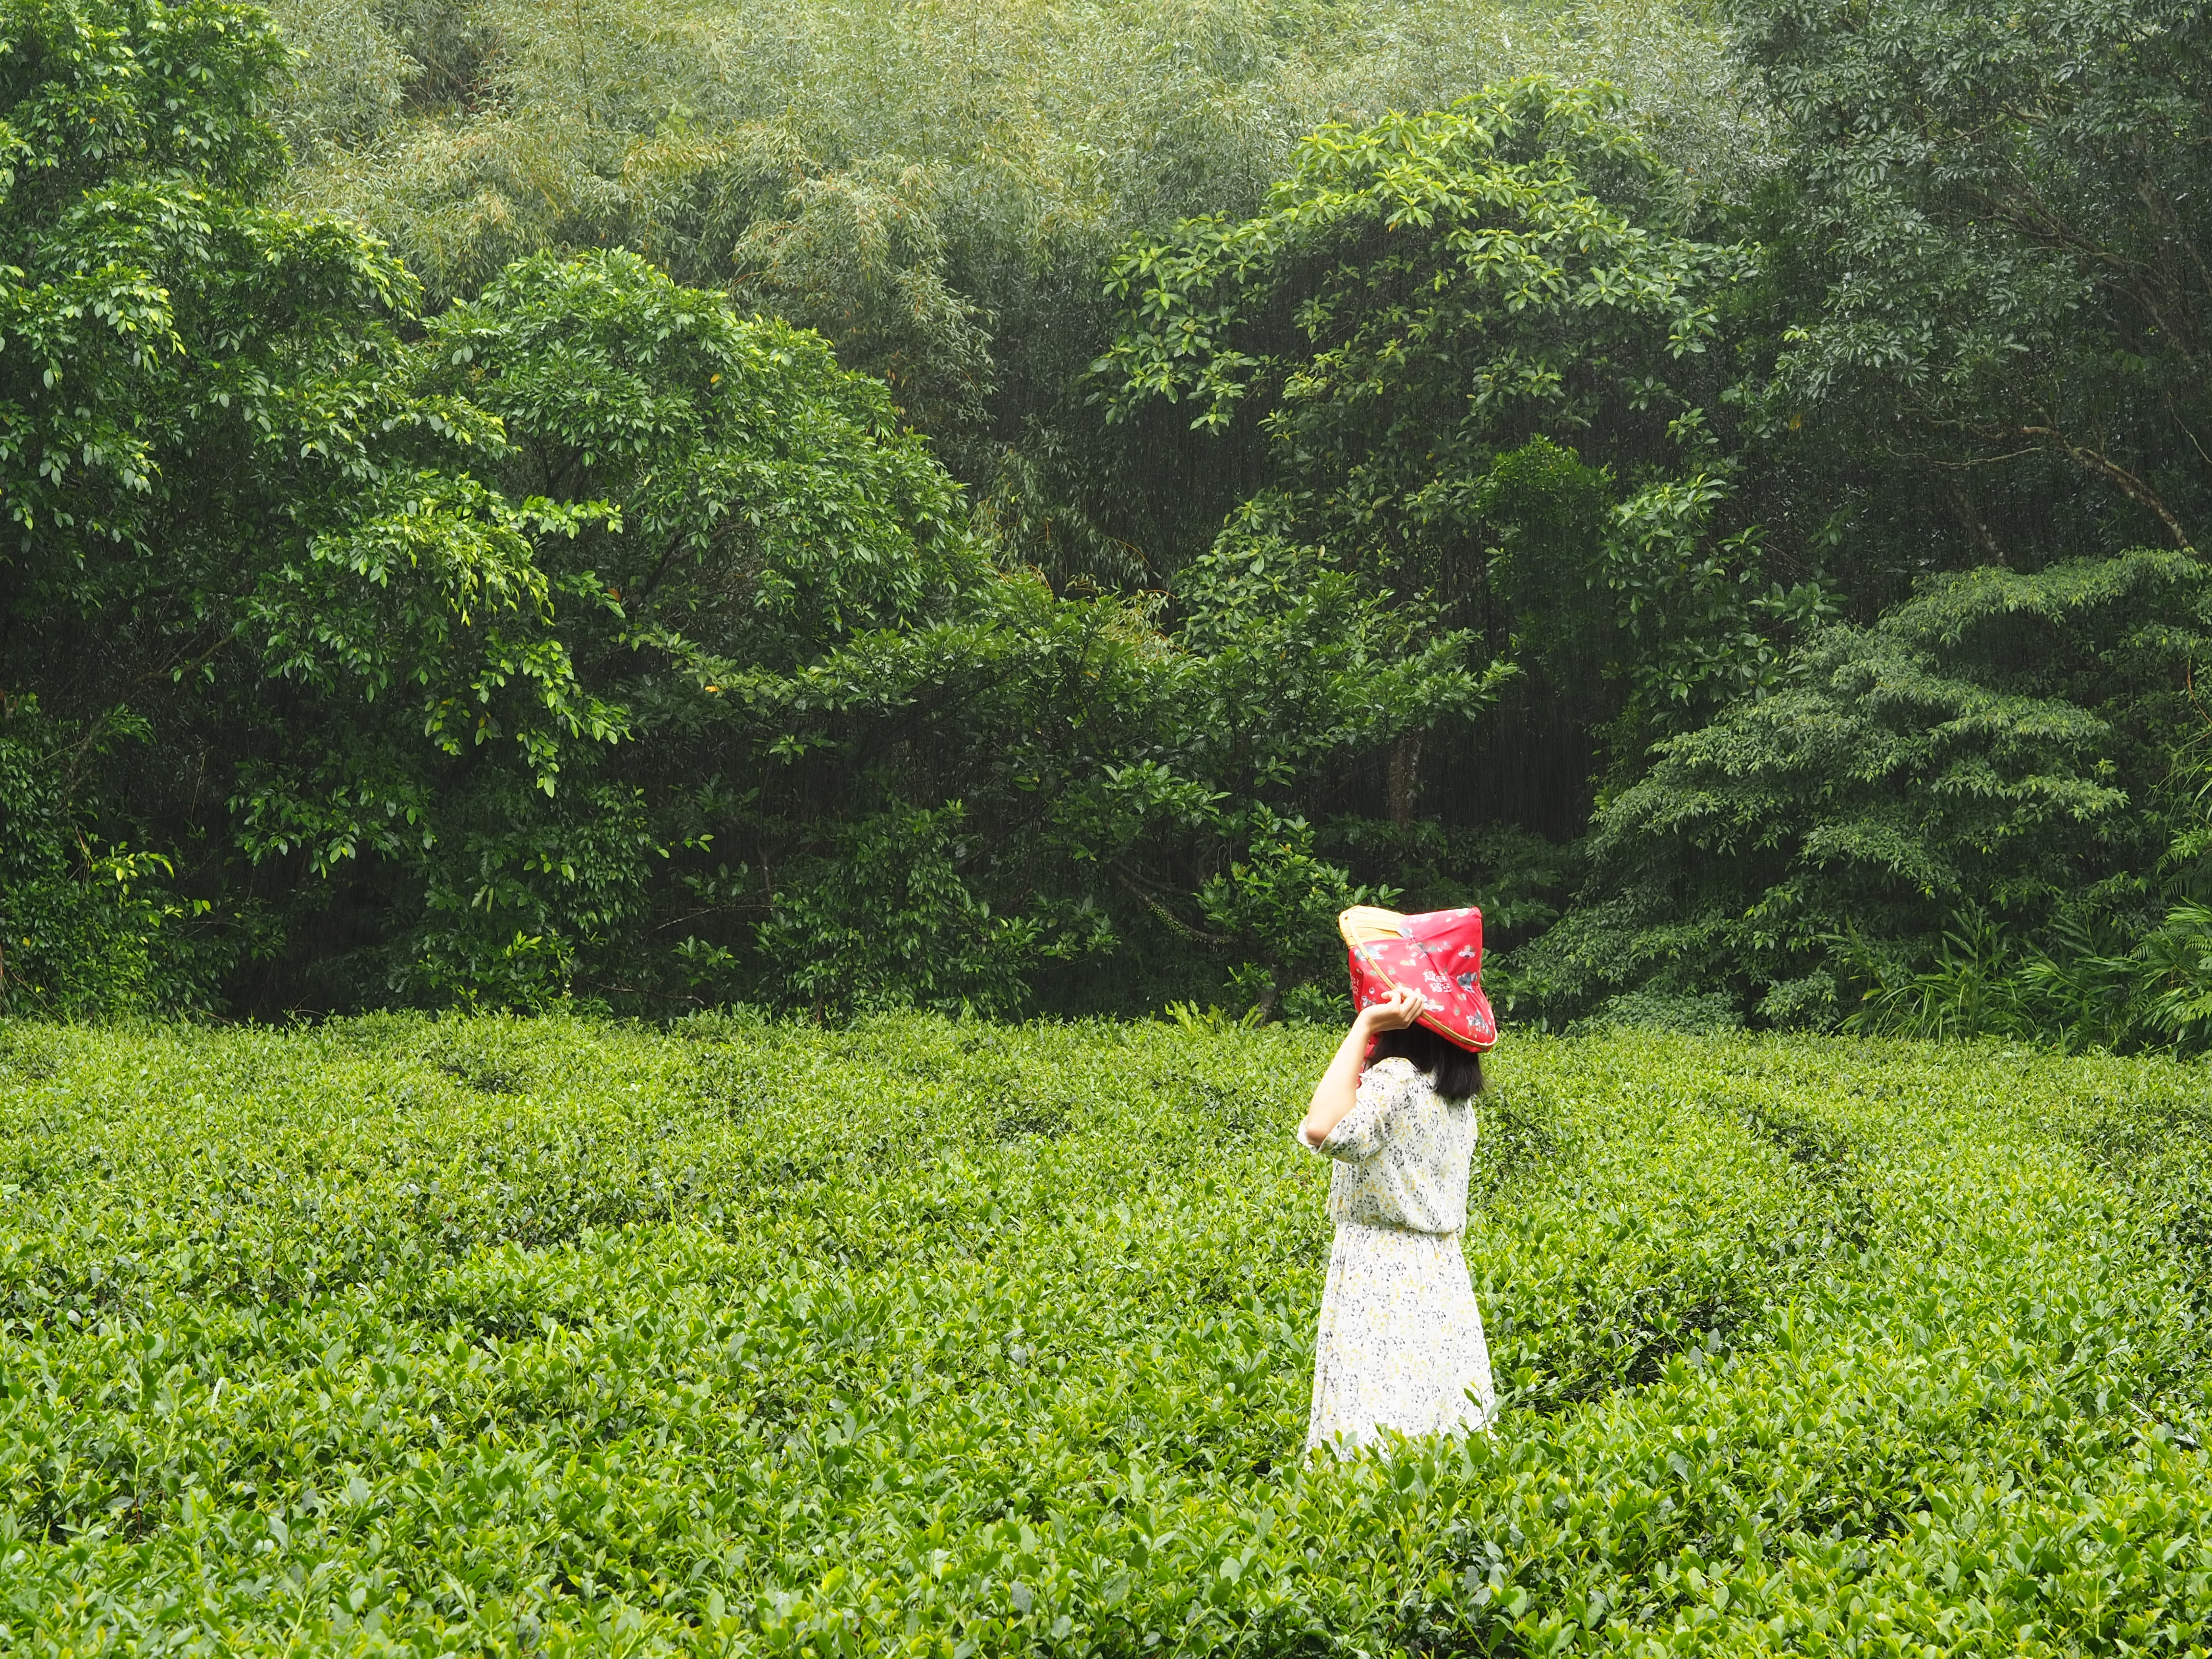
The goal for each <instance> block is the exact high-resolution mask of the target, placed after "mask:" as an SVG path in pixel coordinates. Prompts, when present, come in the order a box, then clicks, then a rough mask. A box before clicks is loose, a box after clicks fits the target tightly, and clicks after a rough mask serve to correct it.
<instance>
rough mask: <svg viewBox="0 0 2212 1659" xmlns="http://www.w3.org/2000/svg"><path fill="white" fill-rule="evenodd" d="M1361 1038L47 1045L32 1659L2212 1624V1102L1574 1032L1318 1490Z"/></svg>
mask: <svg viewBox="0 0 2212 1659" xmlns="http://www.w3.org/2000/svg"><path fill="white" fill-rule="evenodd" d="M1333 1041H1334V1036H1333V1034H1329V1033H1324V1032H1310V1031H1306V1032H1302V1031H1296V1030H1291V1031H1284V1030H1264V1031H1261V1032H1258V1033H1221V1034H1207V1033H1205V1032H1194V1031H1184V1030H1178V1029H1176V1028H1173V1027H1170V1026H1166V1025H1133V1026H1126V1025H1125V1026H1103V1025H1102V1026H1082V1027H1072V1028H1071V1027H1060V1028H1051V1027H1027V1028H1019V1029H1015V1028H1006V1027H993V1026H983V1025H959V1024H948V1023H945V1022H942V1021H935V1020H927V1019H921V1018H912V1019H898V1020H886V1021H883V1022H878V1023H876V1024H868V1025H866V1026H863V1027H860V1028H859V1029H855V1030H844V1031H837V1032H817V1031H812V1030H798V1029H792V1028H783V1027H774V1028H771V1027H765V1026H749V1025H745V1024H738V1023H733V1022H718V1021H695V1022H692V1023H690V1024H687V1025H685V1026H683V1027H679V1028H678V1030H675V1031H674V1032H672V1033H671V1032H659V1031H650V1030H642V1029H635V1028H628V1027H619V1026H610V1025H595V1024H581V1023H565V1022H561V1021H551V1020H549V1021H543V1022H536V1023H526V1022H518V1021H505V1020H478V1021H472V1022H456V1021H448V1022H434V1021H428V1020H408V1019H401V1018H374V1019H368V1020H363V1021H358V1022H350V1023H341V1024H331V1025H328V1026H324V1027H320V1028H317V1029H313V1030H297V1031H292V1032H286V1033H273V1032H268V1031H251V1030H230V1031H188V1030H144V1031H129V1030H105V1031H101V1030H80V1029H63V1028H48V1027H38V1026H14V1027H0V1317H4V1321H5V1323H4V1328H0V1333H3V1334H0V1650H7V1651H10V1652H15V1651H20V1652H25V1653H48V1652H52V1653H90V1652H95V1651H97V1652H124V1653H132V1652H167V1651H194V1652H205V1653H228V1652H242V1651H255V1652H279V1651H282V1652H292V1651H299V1652H309V1651H313V1652H344V1653H369V1652H421V1653H433V1652H441V1651H466V1652H523V1651H530V1652H535V1653H553V1654H560V1653H574V1652H592V1653H638V1654H645V1653H659V1652H667V1651H678V1652H713V1653H720V1652H738V1653H751V1652H763V1653H805V1652H812V1653H817V1654H823V1655H828V1654H863V1653H868V1654H874V1653H881V1654H900V1655H907V1654H913V1655H943V1656H948V1659H949V1656H965V1655H970V1654H992V1653H1032V1652H1034V1653H1066V1654H1091V1653H1103V1654H1129V1655H1144V1654H1167V1653H1299V1654H1310V1655H1316V1656H1318V1655H1322V1654H1329V1653H1339V1652H1341V1653H1354V1652H1359V1653H1369V1654H1383V1653H1390V1652H1412V1653H1445V1652H1455V1653H1499V1654H1504V1653H1512V1654H1552V1653H1568V1652H1575V1653H1584V1652H1607V1653H1619V1654H1635V1655H1657V1654H1674V1653H1726V1654H1756V1653H1768V1652H1771V1653H1778V1654H1779V1653H1803V1654H1814V1655H1827V1654H1868V1655H1900V1656H1901V1655H1907V1654H1910V1655H1916V1656H1917V1655H1929V1654H1985V1653H1986V1654H1995V1653H2005V1654H2075V1653H2093V1654H2123V1653H2161V1654H2162V1653H2168V1652H2197V1653H2201V1652H2204V1651H2206V1650H2207V1637H2206V1635H2205V1629H2206V1626H2208V1625H2212V1548H2208V1544H2207V1540H2208V1538H2212V1477H2208V1473H2207V1470H2206V1468H2205V1463H2204V1454H2203V1451H2202V1450H2201V1449H2200V1446H2199V1439H2200V1437H2203V1436H2205V1435H2207V1434H2208V1433H2212V1429H2208V1426H2207V1425H2208V1423H2212V1345H2208V1341H2207V1335H2206V1330H2205V1310H2206V1308H2207V1306H2208V1300H2207V1292H2208V1284H2212V1281H2208V1279H2207V1270H2208V1267H2212V1255H2207V1251H2208V1250H2212V1187H2208V1177H2207V1176H2206V1175H2205V1173H2204V1167H2205V1158H2204V1154H2205V1152H2206V1151H2207V1147H2208V1138H2212V1108H2208V1105H2207V1103H2206V1098H2205V1097H2206V1090H2205V1083H2206V1074H2205V1073H2203V1071H2202V1070H2197V1069H2191V1068H2189V1067H2185V1066H2175V1065H2172V1064H2169V1063H2166V1062H2158V1061H2148V1060H2146V1061H2130V1060H2106V1059H2087V1060H2064V1059H2060V1058H2056V1057H2052V1056H2048V1055H2044V1054H2033V1053H2030V1052H2027V1051H2024V1050H2010V1049H2002V1048H1933V1047H1922V1046H1912V1045H1892V1046H1878V1045H1869V1044H1865V1043H1844V1042H1814V1041H1780V1040H1753V1039H1748V1038H1688V1037H1657V1036H1644V1035H1635V1034H1619V1035H1613V1036H1601V1037H1591V1038H1585V1039H1578V1040H1573V1041H1563V1040H1541V1039H1529V1038H1510V1039H1509V1041H1508V1043H1507V1045H1506V1046H1505V1048H1503V1049H1502V1050H1501V1051H1500V1054H1499V1056H1498V1065H1497V1066H1496V1067H1495V1073H1496V1076H1497V1078H1498V1085H1499V1086H1498V1090H1497V1091H1496V1093H1495V1094H1494V1095H1493V1096H1492V1097H1491V1099H1490V1100H1489V1102H1488V1103H1487V1104H1486V1106H1485V1107H1484V1109H1483V1110H1484V1140H1483V1147H1482V1151H1481V1153H1480V1160H1479V1164H1478V1168H1477V1171H1476V1180H1477V1185H1478V1188H1479V1192H1480V1200H1479V1203H1478V1205H1477V1213H1476V1215H1475V1217H1474V1219H1473V1221H1472V1222H1471V1224H1470V1227H1469V1231H1468V1258H1469V1261H1470V1264H1471V1265H1472V1266H1473V1267H1474V1275H1475V1279H1476V1282H1477V1285H1478V1286H1479V1287H1480V1290H1481V1294H1482V1298H1483V1305H1484V1309H1485V1311H1486V1316H1487V1318H1488V1320H1489V1322H1490V1329H1491V1337H1492V1350H1493V1353H1494V1355H1495V1357H1496V1359H1497V1361H1498V1367H1499V1373H1500V1376H1499V1380H1500V1383H1501V1384H1502V1385H1503V1386H1504V1387H1505V1388H1506V1389H1508V1391H1509V1393H1510V1406H1509V1408H1508V1410H1507V1413H1506V1414H1505V1416H1504V1419H1503V1420H1502V1422H1501V1424H1500V1425H1499V1427H1498V1431H1497V1433H1496V1435H1495V1437H1488V1438H1485V1437H1478V1438H1477V1439H1475V1440H1474V1441H1473V1442H1471V1443H1464V1444H1462V1443H1445V1444H1443V1445H1437V1444H1434V1443H1426V1444H1419V1443H1416V1444H1407V1445H1405V1446H1403V1447H1402V1448H1401V1449H1399V1451H1398V1452H1397V1454H1396V1455H1395V1456H1392V1457H1389V1458H1387V1459H1378V1460H1370V1461H1369V1462H1364V1463H1363V1464H1359V1465H1356V1466H1352V1467H1350V1468H1335V1467H1328V1468H1313V1469H1308V1468H1302V1467H1301V1466H1300V1463H1299V1461H1298V1458H1297V1451H1298V1447H1299V1443H1300V1440H1301V1436H1302V1433H1303V1430H1304V1419H1305V1408H1306V1399H1307V1389H1308V1388H1309V1386H1310V1359H1311V1352H1310V1344H1311V1340H1312V1334H1311V1330H1312V1322H1313V1318H1314V1314H1315V1310H1316V1301H1317V1298H1318V1296H1319V1291H1320V1284H1321V1277H1322V1267H1323V1264H1324V1261H1325V1259H1326V1252H1327V1248H1328V1230H1327V1225H1326V1222H1325V1219H1324V1218H1323V1213H1322V1192H1323V1185H1324V1178H1325V1176H1326V1170H1325V1168H1324V1167H1323V1166H1322V1164H1321V1163H1320V1161H1319V1160H1318V1159H1316V1158H1311V1157H1310V1156H1309V1155H1307V1154H1305V1153H1303V1152H1300V1151H1299V1150H1298V1149H1297V1147H1296V1146H1295V1145H1294V1144H1293V1142H1292V1139H1291V1127H1292V1126H1293V1124H1294V1123H1295V1122H1296V1121H1297V1115H1298V1113H1299V1111H1300V1109H1302V1107H1303V1105H1304V1096H1305V1094H1306V1092H1307V1090H1308V1089H1309V1087H1310V1080H1311V1078H1312V1077H1313V1075H1314V1074H1315V1073H1316V1069H1317V1068H1318V1066H1320V1064H1321V1063H1322V1060H1323V1058H1324V1057H1325V1055H1326V1053H1327V1051H1328V1048H1329V1047H1330V1045H1331V1043H1332V1042H1333Z"/></svg>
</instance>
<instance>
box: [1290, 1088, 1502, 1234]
mask: <svg viewBox="0 0 2212 1659" xmlns="http://www.w3.org/2000/svg"><path fill="white" fill-rule="evenodd" d="M1315 1150H1316V1152H1320V1153H1321V1154H1322V1156H1323V1157H1325V1158H1334V1159H1335V1160H1336V1170H1335V1173H1334V1174H1333V1175H1332V1176H1330V1177H1329V1182H1328V1218H1329V1219H1330V1220H1331V1221H1334V1222H1335V1223H1336V1224H1337V1225H1339V1226H1342V1225H1344V1224H1345V1223H1346V1222H1347V1221H1364V1222H1369V1223H1371V1224H1373V1225H1376V1226H1382V1227H1411V1228H1412V1229H1413V1231H1415V1232H1421V1233H1455V1232H1457V1231H1460V1229H1462V1227H1464V1226H1466V1225H1467V1176H1468V1166H1469V1165H1470V1164H1472V1163H1473V1162H1474V1102H1473V1101H1468V1100H1460V1101H1448V1100H1446V1099H1444V1098H1443V1097H1442V1096H1441V1095H1439V1094H1437V1091H1435V1089H1433V1088H1431V1086H1430V1084H1429V1080H1428V1079H1427V1078H1426V1077H1425V1076H1423V1075H1422V1074H1421V1071H1420V1068H1419V1066H1415V1065H1414V1064H1413V1061H1412V1060H1401V1059H1398V1058H1397V1057H1395V1056H1393V1057H1392V1058H1391V1059H1389V1060H1376V1062H1375V1063H1374V1064H1373V1065H1372V1066H1369V1067H1368V1068H1367V1070H1366V1071H1365V1072H1364V1073H1362V1074H1361V1076H1360V1079H1359V1092H1358V1095H1357V1096H1356V1097H1354V1098H1353V1101H1352V1109H1351V1110H1350V1111H1348V1112H1346V1114H1345V1115H1343V1116H1342V1117H1341V1118H1340V1119H1338V1120H1337V1125H1336V1127H1334V1129H1331V1130H1330V1131H1329V1132H1328V1136H1327V1138H1326V1139H1323V1140H1322V1143H1321V1145H1320V1146H1317V1147H1316V1148H1315Z"/></svg>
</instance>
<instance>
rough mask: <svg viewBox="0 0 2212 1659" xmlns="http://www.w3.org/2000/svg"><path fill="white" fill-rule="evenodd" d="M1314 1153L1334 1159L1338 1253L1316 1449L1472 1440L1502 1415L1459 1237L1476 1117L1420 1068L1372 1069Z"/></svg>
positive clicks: (1325, 1300)
mask: <svg viewBox="0 0 2212 1659" xmlns="http://www.w3.org/2000/svg"><path fill="white" fill-rule="evenodd" d="M1314 1150H1315V1151H1316V1152H1322V1153H1323V1154H1324V1155H1326V1156H1327V1157H1328V1158H1333V1159H1334V1160H1335V1162H1336V1170H1335V1172H1334V1176H1332V1177H1331V1180H1330V1183H1329V1204H1328V1207H1329V1214H1330V1216H1331V1218H1333V1219H1334V1221H1335V1223H1336V1242H1335V1243H1334V1245H1333V1246H1332V1247H1331V1249H1330V1250H1329V1255H1328V1280H1327V1282H1326V1283H1325V1284H1324V1285H1323V1286H1322V1298H1321V1329H1320V1333H1319V1336H1318V1340H1316V1345H1315V1353H1314V1391H1313V1414H1312V1416H1311V1418H1310V1420H1309V1422H1308V1424H1307V1427H1306V1449H1307V1450H1309V1451H1311V1450H1313V1449H1315V1448H1316V1447H1320V1446H1332V1447H1334V1449H1336V1451H1337V1452H1338V1454H1339V1455H1350V1454H1351V1453H1352V1452H1353V1451H1355V1450H1357V1449H1358V1448H1360V1447H1362V1446H1367V1445H1372V1444H1374V1443H1376V1442H1377V1441H1378V1440H1379V1439H1380V1438H1381V1437H1382V1431H1383V1430H1384V1429H1395V1430H1396V1431H1398V1432H1400V1433H1401V1434H1408V1435H1421V1434H1437V1433H1455V1432H1462V1431H1468V1430H1471V1429H1479V1428H1481V1427H1483V1426H1484V1425H1486V1424H1487V1423H1488V1422H1489V1421H1490V1419H1491V1415H1492V1413H1493V1412H1494V1411H1495V1409H1496V1399H1497V1396H1496V1394H1495V1392H1494V1390H1493V1389H1492V1383H1491V1376H1490V1349H1489V1345H1488V1344H1487V1343H1486V1341H1485V1340H1484V1339H1483V1334H1482V1312H1481V1310H1480V1308H1478V1307H1477V1306H1476V1304H1475V1300H1474V1285H1473V1283H1472V1282H1471V1281H1470V1280H1469V1279H1468V1271H1467V1260H1466V1257H1465V1256H1464V1255H1462V1252H1461V1249H1460V1234H1461V1231H1462V1229H1464V1228H1465V1226H1466V1225H1467V1182H1468V1164H1470V1162H1471V1161H1472V1159H1473V1157H1474V1105H1473V1103H1470V1102H1464V1101H1462V1102H1457V1103H1454V1102H1449V1101H1446V1100H1444V1099H1443V1098H1441V1097H1439V1096H1438V1095H1437V1092H1436V1091H1435V1090H1434V1089H1433V1088H1432V1087H1431V1086H1430V1084H1429V1080H1428V1079H1427V1078H1425V1077H1424V1076H1423V1075H1422V1074H1421V1073H1420V1072H1419V1069H1417V1068H1416V1067H1415V1066H1413V1062H1411V1061H1410V1060H1400V1059H1395V1058H1393V1059H1390V1060H1381V1061H1378V1062H1377V1063H1376V1064H1375V1065H1373V1066H1370V1067H1368V1069H1367V1071H1366V1073H1365V1074H1364V1076H1363V1077H1362V1078H1361V1079H1360V1083H1359V1092H1358V1097H1357V1098H1356V1100H1355V1102H1354V1103H1353V1105H1352V1110H1351V1111H1349V1112H1347V1113H1346V1114H1345V1115H1344V1117H1343V1118H1342V1119H1341V1120H1340V1121H1339V1122H1338V1124H1337V1126H1336V1127H1335V1128H1334V1129H1333V1130H1332V1131H1330V1133H1328V1136H1327V1137H1326V1138H1325V1139H1323V1140H1322V1143H1321V1145H1320V1146H1318V1147H1316V1148H1314Z"/></svg>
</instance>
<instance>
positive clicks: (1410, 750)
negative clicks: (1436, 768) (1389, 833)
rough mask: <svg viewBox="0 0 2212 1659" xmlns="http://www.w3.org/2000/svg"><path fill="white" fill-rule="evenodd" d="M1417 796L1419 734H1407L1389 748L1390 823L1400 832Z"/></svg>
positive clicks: (1419, 764) (1406, 821)
mask: <svg viewBox="0 0 2212 1659" xmlns="http://www.w3.org/2000/svg"><path fill="white" fill-rule="evenodd" d="M1420 793H1421V734H1420V733H1419V732H1407V733H1406V734H1405V736H1403V737H1401V738H1399V739H1398V741H1397V742H1395V743H1394V744H1391V745H1390V822H1391V823H1395V824H1396V825H1397V826H1398V827H1399V828H1400V829H1404V828H1405V827H1406V826H1407V824H1409V823H1412V822H1413V804H1414V802H1415V801H1416V800H1418V799H1419V797H1420Z"/></svg>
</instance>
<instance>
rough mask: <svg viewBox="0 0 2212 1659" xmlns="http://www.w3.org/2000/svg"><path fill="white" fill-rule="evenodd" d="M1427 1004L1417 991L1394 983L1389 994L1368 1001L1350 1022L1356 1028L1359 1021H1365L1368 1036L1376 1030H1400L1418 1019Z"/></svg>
mask: <svg viewBox="0 0 2212 1659" xmlns="http://www.w3.org/2000/svg"><path fill="white" fill-rule="evenodd" d="M1427 1006H1428V1004H1427V1002H1426V1001H1425V1000H1424V999H1423V997H1422V995H1421V994H1420V993H1419V991H1408V990H1407V988H1406V987H1404V986H1402V985H1394V986H1392V987H1390V994H1389V996H1387V997H1385V998H1383V1000H1382V1001H1380V1002H1370V1003H1369V1004H1368V1005H1367V1006H1365V1007H1364V1008H1362V1009H1361V1010H1360V1011H1359V1018H1358V1019H1355V1020H1353V1021H1352V1024H1353V1026H1354V1027H1355V1028H1356V1027H1358V1025H1359V1024H1361V1022H1363V1021H1364V1022H1365V1024H1366V1026H1367V1031H1368V1035H1369V1036H1373V1035H1374V1034H1375V1033H1376V1032H1377V1031H1402V1030H1405V1029H1406V1028H1407V1026H1408V1025H1411V1024H1413V1022H1414V1021H1415V1020H1417V1019H1419V1018H1420V1017H1421V1011H1422V1009H1424V1008H1425V1007H1427Z"/></svg>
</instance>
